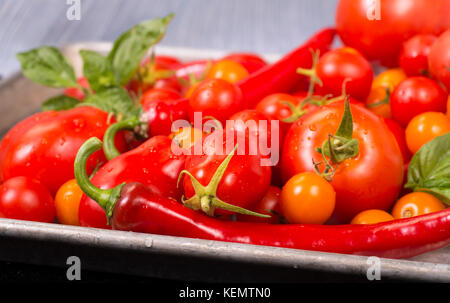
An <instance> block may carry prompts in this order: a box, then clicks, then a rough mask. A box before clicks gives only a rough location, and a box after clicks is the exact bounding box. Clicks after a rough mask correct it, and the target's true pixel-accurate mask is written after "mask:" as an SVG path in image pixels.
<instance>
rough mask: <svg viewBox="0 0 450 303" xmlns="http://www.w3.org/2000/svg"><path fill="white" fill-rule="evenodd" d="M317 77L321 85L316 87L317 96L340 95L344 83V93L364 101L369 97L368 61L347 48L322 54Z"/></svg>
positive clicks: (371, 73) (369, 66)
mask: <svg viewBox="0 0 450 303" xmlns="http://www.w3.org/2000/svg"><path fill="white" fill-rule="evenodd" d="M316 73H317V76H318V77H319V78H320V80H322V83H323V85H322V86H320V85H316V93H317V94H319V95H323V96H325V95H327V94H332V95H333V96H339V95H341V94H342V85H343V83H344V80H346V79H348V82H347V83H346V86H345V88H346V93H347V94H348V95H350V96H351V97H353V98H355V99H357V100H359V101H364V100H366V98H367V96H368V95H369V92H370V88H371V85H372V80H373V70H372V66H371V65H370V63H369V61H367V60H366V59H365V58H364V57H363V56H362V55H361V54H359V53H358V52H357V51H354V50H352V49H349V48H345V47H344V48H339V49H335V50H332V51H329V52H327V53H326V54H324V55H323V56H322V57H321V58H320V59H319V62H318V63H317V66H316Z"/></svg>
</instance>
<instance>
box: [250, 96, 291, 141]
mask: <svg viewBox="0 0 450 303" xmlns="http://www.w3.org/2000/svg"><path fill="white" fill-rule="evenodd" d="M299 102H300V101H299V98H298V97H295V96H292V95H288V94H282V93H277V94H272V95H269V96H267V97H265V98H264V99H262V100H261V101H260V102H259V103H258V104H257V105H256V111H257V112H259V113H262V114H264V115H265V116H267V117H268V118H269V119H272V120H279V121H280V130H281V134H282V136H283V137H284V134H286V132H287V131H288V129H289V127H290V126H291V123H287V122H283V120H284V119H286V118H289V117H290V116H291V115H292V111H291V109H290V108H289V106H288V105H287V104H286V103H290V104H292V105H293V106H297V105H298V104H299Z"/></svg>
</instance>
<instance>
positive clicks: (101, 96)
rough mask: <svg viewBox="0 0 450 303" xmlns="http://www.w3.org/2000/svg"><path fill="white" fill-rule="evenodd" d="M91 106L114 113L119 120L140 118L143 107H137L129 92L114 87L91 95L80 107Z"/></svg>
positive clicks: (119, 87)
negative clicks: (133, 117)
mask: <svg viewBox="0 0 450 303" xmlns="http://www.w3.org/2000/svg"><path fill="white" fill-rule="evenodd" d="M83 105H91V106H95V107H98V108H100V109H102V110H104V111H105V112H108V113H113V114H114V115H115V116H116V118H117V119H118V120H121V119H126V118H129V117H132V116H138V115H139V114H140V112H141V107H140V106H136V105H135V103H134V101H133V99H131V97H130V95H129V94H128V92H127V91H126V90H125V89H124V88H123V87H121V86H112V87H108V88H105V89H102V90H100V91H98V92H96V93H95V94H92V95H89V96H87V97H86V99H84V102H82V103H80V106H83Z"/></svg>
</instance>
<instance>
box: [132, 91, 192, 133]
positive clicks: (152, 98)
mask: <svg viewBox="0 0 450 303" xmlns="http://www.w3.org/2000/svg"><path fill="white" fill-rule="evenodd" d="M141 104H142V109H143V110H144V113H143V115H142V118H143V119H144V120H145V121H148V125H149V136H150V137H153V136H158V135H162V136H168V135H169V134H170V133H171V132H172V122H173V121H176V120H179V119H183V120H188V119H189V116H188V100H187V99H183V98H181V95H180V94H178V93H176V92H174V91H173V90H167V89H162V88H159V89H158V88H152V89H150V90H148V91H146V92H145V93H144V94H143V95H142V98H141Z"/></svg>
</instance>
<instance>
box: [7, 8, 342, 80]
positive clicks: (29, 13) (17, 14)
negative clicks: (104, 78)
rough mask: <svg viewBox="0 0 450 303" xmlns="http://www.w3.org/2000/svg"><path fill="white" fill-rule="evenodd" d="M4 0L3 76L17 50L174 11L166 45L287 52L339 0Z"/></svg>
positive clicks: (115, 31) (95, 37)
mask: <svg viewBox="0 0 450 303" xmlns="http://www.w3.org/2000/svg"><path fill="white" fill-rule="evenodd" d="M75 1H77V0H0V75H1V76H2V77H7V76H9V75H11V74H12V73H13V72H15V71H17V70H18V69H19V63H18V61H17V59H16V58H15V54H16V53H17V52H20V51H25V50H29V49H31V48H34V47H37V46H40V45H43V44H46V45H55V46H64V45H67V44H70V43H74V42H81V41H83V42H85V41H112V40H114V39H115V38H116V37H118V35H119V34H120V33H121V32H123V31H125V30H126V29H128V28H130V27H131V26H133V25H134V24H136V23H139V22H140V21H143V20H146V19H151V18H154V17H160V16H164V15H166V14H168V13H171V12H174V13H175V18H174V20H173V21H172V24H170V26H169V29H168V32H167V35H166V37H165V38H164V39H163V41H162V42H161V44H163V45H166V46H183V47H190V48H206V49H221V50H234V51H253V52H264V53H280V54H281V53H284V52H287V51H289V50H290V49H292V48H293V47H295V46H296V45H298V44H300V43H301V42H302V41H304V40H305V39H307V38H308V37H309V36H310V35H311V34H312V33H314V32H315V31H316V30H319V29H320V28H321V27H324V26H330V25H331V26H332V25H333V24H334V11H335V7H336V3H337V0H79V1H80V7H81V10H80V12H81V14H80V17H81V18H80V20H73V21H71V20H68V18H67V16H66V13H67V10H68V9H69V8H70V6H71V4H67V3H71V2H75Z"/></svg>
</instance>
